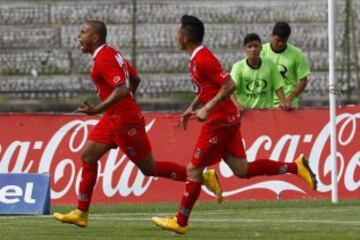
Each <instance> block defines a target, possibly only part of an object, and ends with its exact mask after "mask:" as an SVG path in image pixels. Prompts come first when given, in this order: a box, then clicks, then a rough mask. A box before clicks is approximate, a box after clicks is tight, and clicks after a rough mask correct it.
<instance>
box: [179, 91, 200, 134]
mask: <svg viewBox="0 0 360 240" xmlns="http://www.w3.org/2000/svg"><path fill="white" fill-rule="evenodd" d="M199 104H200V101H199V97H198V96H196V97H195V98H194V100H193V101H192V102H191V104H190V105H189V106H188V107H187V109H186V110H185V111H184V112H183V114H181V119H180V122H179V126H181V127H182V128H183V129H184V130H186V128H187V124H188V121H189V119H190V118H191V117H192V116H193V115H194V110H195V109H196V108H197V107H198V106H199Z"/></svg>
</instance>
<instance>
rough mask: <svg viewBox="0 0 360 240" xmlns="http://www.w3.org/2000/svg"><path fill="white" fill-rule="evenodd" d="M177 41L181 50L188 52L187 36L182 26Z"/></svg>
mask: <svg viewBox="0 0 360 240" xmlns="http://www.w3.org/2000/svg"><path fill="white" fill-rule="evenodd" d="M177 40H178V44H179V47H180V49H181V50H186V35H185V33H184V29H183V28H182V27H181V26H180V28H179V29H178V31H177Z"/></svg>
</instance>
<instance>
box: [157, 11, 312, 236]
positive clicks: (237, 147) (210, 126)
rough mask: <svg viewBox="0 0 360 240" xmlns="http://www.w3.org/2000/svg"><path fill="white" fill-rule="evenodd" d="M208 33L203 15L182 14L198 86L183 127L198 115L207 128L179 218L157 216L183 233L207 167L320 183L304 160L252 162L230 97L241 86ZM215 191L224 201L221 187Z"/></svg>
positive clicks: (181, 37) (182, 34)
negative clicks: (218, 56)
mask: <svg viewBox="0 0 360 240" xmlns="http://www.w3.org/2000/svg"><path fill="white" fill-rule="evenodd" d="M204 32H205V28H204V24H203V22H202V21H201V20H199V19H198V18H197V17H194V16H188V15H184V16H182V18H181V26H180V28H179V30H178V42H179V45H180V47H181V49H182V50H184V51H186V52H187V53H188V54H189V55H190V61H191V64H190V74H191V77H192V81H193V84H194V85H195V87H196V88H197V93H196V95H197V96H196V97H195V99H194V100H193V102H192V103H191V104H190V106H189V107H188V108H187V109H186V110H185V112H184V113H183V114H182V118H181V124H182V126H183V127H184V129H186V126H187V123H188V120H189V118H190V117H192V116H195V117H196V118H197V120H198V121H200V122H204V124H203V125H202V128H201V132H200V136H199V137H198V140H197V143H196V145H195V150H194V152H193V156H192V159H191V162H190V163H189V164H188V166H187V172H186V173H187V181H186V185H185V192H184V194H183V196H182V199H181V203H180V207H179V210H178V212H177V215H176V216H173V217H153V218H152V221H153V222H154V223H155V224H156V225H157V226H158V227H160V228H162V229H166V230H170V231H174V232H176V233H179V234H185V233H186V232H187V231H188V220H189V217H190V213H191V211H192V208H193V206H194V204H195V202H196V200H197V199H198V197H199V194H200V189H201V181H202V172H203V170H204V168H205V167H207V166H210V165H213V164H216V163H218V162H219V161H220V160H221V158H223V159H224V161H225V162H226V164H227V165H228V166H229V167H230V168H231V170H232V171H233V173H234V174H235V175H236V176H238V177H240V178H251V177H255V176H262V175H274V174H284V173H293V174H298V175H299V176H300V177H301V178H302V179H304V180H305V181H306V182H307V183H308V184H309V185H310V187H311V188H312V189H314V190H315V189H316V184H317V182H316V178H315V175H314V174H313V173H312V171H311V169H310V167H309V164H308V161H307V160H306V159H305V158H303V157H299V158H298V159H296V160H295V162H294V163H283V162H275V161H271V160H268V159H258V160H256V161H254V162H250V163H248V162H247V160H246V155H245V150H244V146H243V144H242V139H241V133H240V114H239V111H238V109H237V107H236V106H235V104H234V103H233V101H232V100H231V98H230V96H231V94H233V92H234V91H235V89H236V85H235V83H234V81H233V80H232V79H231V77H230V75H229V74H228V73H227V72H226V71H224V70H223V68H222V67H221V65H220V63H219V61H218V60H217V59H216V57H215V56H214V55H213V54H212V52H211V51H210V50H209V49H208V48H207V47H205V46H204V45H202V42H203V37H204ZM214 190H215V193H216V196H217V198H218V199H219V200H218V201H219V202H221V201H222V190H221V187H220V185H218V186H217V188H216V189H214Z"/></svg>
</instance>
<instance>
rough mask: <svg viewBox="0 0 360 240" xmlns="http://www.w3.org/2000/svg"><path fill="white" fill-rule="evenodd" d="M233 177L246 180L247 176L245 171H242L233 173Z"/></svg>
mask: <svg viewBox="0 0 360 240" xmlns="http://www.w3.org/2000/svg"><path fill="white" fill-rule="evenodd" d="M234 174H235V176H237V177H239V178H246V177H247V174H246V171H244V170H243V169H240V170H237V171H236V172H234Z"/></svg>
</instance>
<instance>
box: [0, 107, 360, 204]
mask: <svg viewBox="0 0 360 240" xmlns="http://www.w3.org/2000/svg"><path fill="white" fill-rule="evenodd" d="M160 116H161V115H160ZM359 118H360V112H358V113H347V112H346V113H341V114H339V115H338V116H337V118H336V125H337V129H338V132H337V142H338V151H337V163H338V183H339V186H341V189H342V191H343V192H347V193H350V192H356V191H359V189H360V142H359V141H358V139H359V131H358V129H357V127H358V122H359ZM160 120H162V121H163V122H161V121H160ZM160 120H159V119H155V118H153V119H152V120H151V121H150V122H149V123H148V124H147V126H146V131H147V132H150V131H152V130H153V129H154V127H155V126H156V130H155V131H157V132H158V134H160V135H163V134H168V132H169V131H175V130H174V129H173V128H172V127H170V128H171V129H170V128H169V129H166V131H164V130H163V129H165V128H166V127H169V126H173V125H175V124H169V123H168V122H167V121H176V120H175V119H168V118H163V119H161V118H160ZM244 121H246V120H244ZM97 122H98V120H97V119H88V120H79V119H76V118H75V117H74V118H72V120H70V121H67V122H65V123H64V124H62V126H60V127H56V130H55V131H54V133H51V132H50V133H49V134H50V137H49V138H48V140H44V139H35V140H32V141H20V140H16V138H17V139H20V137H19V136H17V135H16V133H12V134H14V140H12V141H10V142H8V143H7V144H4V143H3V142H0V173H9V172H13V173H21V172H23V173H28V172H38V173H44V172H49V173H51V178H52V189H51V198H52V199H58V200H60V199H63V198H65V197H66V196H68V195H69V194H70V193H72V194H74V193H77V189H78V186H79V183H80V180H81V167H80V166H81V164H80V152H81V150H83V148H84V146H85V143H86V140H87V138H88V135H89V130H90V128H91V127H92V126H94V125H96V123H97ZM269 126H270V124H269ZM318 126H319V129H314V128H312V127H309V128H308V129H309V130H308V131H309V132H306V131H302V132H301V131H300V130H298V131H299V132H300V133H296V134H295V133H291V134H290V133H281V134H278V135H276V134H274V135H276V136H277V137H274V136H273V135H271V134H272V132H269V133H267V134H258V135H257V136H256V137H254V138H253V139H251V140H249V139H244V140H243V141H244V145H245V148H246V149H247V158H248V161H250V162H251V161H254V160H255V159H256V158H258V157H259V154H260V153H261V154H265V155H266V156H268V157H269V158H270V159H273V160H277V161H279V160H280V159H281V160H282V161H284V162H293V160H294V159H295V158H297V157H298V155H300V154H304V155H305V156H308V158H309V161H310V166H311V168H312V169H313V170H314V172H315V173H316V174H317V179H318V190H319V191H320V192H322V193H328V192H330V191H331V170H332V168H331V166H332V164H331V158H330V148H329V145H330V124H329V123H327V122H325V123H322V124H321V125H318ZM269 128H271V127H269ZM299 129H300V128H299ZM176 131H179V130H176ZM274 131H276V130H273V132H274ZM9 134H10V133H9ZM184 134H189V133H184ZM170 136H172V137H173V138H174V139H168V140H166V141H164V140H162V142H160V143H159V142H156V141H159V140H158V139H155V140H156V141H155V142H156V143H157V144H162V145H163V146H162V149H167V148H170V146H173V145H174V146H173V147H172V149H177V148H178V147H179V146H178V145H179V144H178V143H179V142H180V141H183V139H182V140H179V139H176V136H175V135H174V134H170ZM190 138H191V139H190ZM192 138H196V136H195V137H194V136H193V135H191V137H190V136H189V137H188V140H189V142H191V141H190V140H192ZM152 140H154V139H152ZM170 140H171V141H170ZM152 143H153V144H156V143H154V141H152ZM171 144H173V145H171ZM305 145H306V146H308V147H307V148H306V147H304V146H305ZM193 146H194V145H191V146H189V147H191V148H192V149H193ZM192 149H191V151H192ZM34 151H36V152H38V153H39V154H38V155H39V156H38V155H35V154H34V153H33V152H34ZM164 151H165V150H164ZM189 152H190V151H189ZM172 154H173V159H172V160H174V159H179V158H176V157H177V156H175V155H181V158H184V159H189V158H190V157H191V154H189V155H188V156H187V155H186V156H185V155H184V156H183V155H182V154H183V152H181V151H178V152H175V151H173V152H172ZM34 156H37V157H34ZM98 171H99V172H98V181H97V186H98V188H99V189H100V191H101V194H102V195H103V196H104V197H105V198H114V197H116V196H120V197H130V196H132V197H140V196H143V195H144V194H145V193H147V192H151V191H153V189H152V186H153V185H155V186H156V184H154V180H156V178H149V177H145V176H144V175H143V174H142V173H141V172H140V171H139V170H138V169H137V167H136V166H135V165H134V164H133V163H132V162H131V161H129V160H128V159H127V157H126V155H124V154H123V153H122V152H121V151H120V150H119V149H113V150H111V151H110V152H109V154H108V155H107V156H106V159H102V161H101V162H100V163H99V168H98ZM218 171H219V175H220V177H221V178H222V179H221V180H230V181H232V184H231V185H227V186H224V189H225V192H224V195H225V196H234V195H239V196H240V195H241V193H244V192H247V191H250V190H261V189H265V190H267V191H271V192H273V193H275V194H276V195H280V194H281V193H282V192H284V191H291V192H296V193H301V194H308V193H309V191H310V189H309V188H305V187H304V186H306V185H300V184H298V182H296V181H293V179H290V178H289V179H287V178H286V177H285V178H281V179H272V178H271V177H270V178H260V180H258V181H253V182H250V183H249V184H244V181H241V180H240V181H239V180H238V179H237V178H236V177H235V176H234V175H233V173H232V171H231V170H230V168H229V167H228V166H227V165H226V164H225V163H224V162H221V163H220V164H219V165H218ZM222 182H225V183H226V181H222ZM238 183H239V184H238ZM166 184H167V185H169V184H174V183H173V182H167V183H166ZM169 186H172V185H169ZM203 189H204V191H205V192H207V190H206V189H205V188H203ZM161 190H163V189H161ZM207 193H208V194H210V195H211V193H209V192H207ZM168 197H170V198H171V199H174V200H176V199H177V198H176V196H168Z"/></svg>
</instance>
